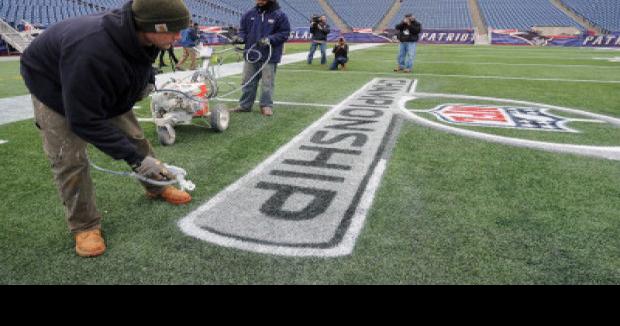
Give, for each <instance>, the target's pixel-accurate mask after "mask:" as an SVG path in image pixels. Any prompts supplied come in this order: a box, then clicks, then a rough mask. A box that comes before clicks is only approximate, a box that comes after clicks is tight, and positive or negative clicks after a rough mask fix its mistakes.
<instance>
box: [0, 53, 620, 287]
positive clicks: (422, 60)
mask: <svg viewBox="0 0 620 326" xmlns="http://www.w3.org/2000/svg"><path fill="white" fill-rule="evenodd" d="M287 46H288V47H287V51H288V52H289V53H294V52H303V51H306V49H307V47H308V45H306V44H289V45H287ZM396 53H397V47H396V46H394V45H384V46H379V47H376V48H371V49H367V50H360V51H357V52H353V53H351V55H350V58H351V59H350V63H349V64H348V65H347V68H348V70H347V71H337V72H331V71H327V70H326V68H327V67H325V66H321V65H319V60H317V55H318V54H319V53H318V52H317V53H316V54H315V62H314V64H313V65H308V64H306V63H305V62H300V63H294V64H289V65H282V66H279V67H278V71H277V78H276V92H275V96H274V99H275V101H277V102H278V103H279V104H276V106H275V109H274V116H273V117H272V118H270V119H269V118H264V117H262V116H261V115H260V114H258V113H257V112H256V111H257V110H256V108H255V111H254V112H253V113H251V114H235V115H233V116H232V120H231V124H230V128H229V130H227V131H225V132H223V133H215V132H213V131H211V130H208V129H205V128H201V127H200V126H184V127H179V128H178V129H177V144H175V145H174V146H171V147H163V146H161V145H159V143H158V142H157V135H156V133H155V129H154V126H153V125H152V124H151V123H148V122H144V123H143V128H144V130H145V133H146V136H147V137H148V138H149V140H151V142H152V143H153V145H154V147H155V151H156V152H157V154H158V155H159V157H161V158H162V159H163V160H164V161H166V162H169V163H172V164H174V165H179V166H182V167H184V168H185V169H186V170H187V171H188V172H189V174H190V178H191V179H192V180H193V181H194V182H195V183H196V184H197V185H198V188H197V190H196V191H195V192H194V193H193V194H192V195H193V197H194V201H193V202H192V203H191V204H190V205H187V206H183V207H171V206H169V205H166V204H163V203H161V202H152V201H150V200H148V199H146V198H145V196H144V194H143V191H142V189H141V187H140V186H139V185H138V184H137V183H136V182H134V181H132V180H128V179H123V178H120V177H117V176H112V175H106V174H101V173H99V172H95V171H93V172H91V174H92V176H93V179H94V182H95V185H96V191H97V204H98V207H99V211H100V212H101V213H102V214H103V230H104V235H105V237H106V240H107V243H108V247H109V248H108V251H107V252H106V254H105V255H104V256H102V257H99V258H96V259H82V258H79V257H77V256H76V255H75V253H74V249H73V241H72V239H71V236H70V234H69V232H68V231H67V228H66V223H65V221H64V209H63V207H62V204H61V203H60V201H59V199H58V195H57V194H56V190H55V187H54V184H53V181H52V177H51V171H50V169H49V167H48V164H49V163H48V162H47V160H46V158H45V156H44V154H43V151H42V146H41V139H40V137H39V135H38V133H37V130H36V128H35V127H34V126H33V124H32V121H31V120H26V121H20V122H15V123H10V124H7V125H0V167H1V168H2V170H3V171H4V175H5V180H4V181H3V182H2V183H1V185H0V190H1V191H2V193H3V194H4V195H5V196H4V198H3V200H2V201H1V202H0V248H2V249H1V250H0V284H76V283H77V284H619V283H620V250H618V248H620V238H619V237H618V234H619V233H620V213H619V212H620V200H619V198H620V162H619V161H617V160H607V159H601V158H595V157H588V156H582V155H573V154H559V153H553V152H547V151H541V150H537V149H531V148H519V147H513V146H509V145H503V144H497V143H491V142H485V141H481V140H476V139H473V138H466V137H464V136H459V135H454V134H449V133H445V132H443V131H440V130H437V129H432V128H428V127H424V126H421V125H419V124H417V123H414V122H412V121H411V120H410V119H409V118H408V117H407V115H406V114H401V115H400V123H401V125H400V128H399V130H400V132H399V134H398V137H397V139H396V143H395V146H394V149H393V152H391V153H390V155H389V160H388V161H387V167H386V172H385V174H384V176H383V179H382V180H381V182H380V185H379V188H378V191H377V193H376V195H375V198H374V202H373V204H372V206H371V208H370V210H369V212H368V215H367V217H366V220H365V224H364V226H363V229H362V231H361V233H360V235H359V237H358V238H357V242H356V244H355V248H354V250H353V253H352V254H351V255H348V256H343V257H338V258H320V257H308V258H300V257H296V258H292V257H285V256H274V255H268V254H258V253H253V252H246V251H242V250H238V249H232V248H224V247H219V246H217V245H214V244H211V243H207V242H202V241H200V240H197V239H195V238H192V237H189V236H186V235H185V234H183V233H182V232H181V231H180V230H179V227H178V226H177V223H178V221H179V220H180V219H181V218H183V217H184V216H186V215H187V214H189V213H190V212H192V211H194V210H195V209H197V208H198V207H200V206H201V205H202V204H205V203H206V202H207V201H208V200H209V199H210V198H213V197H214V196H215V195H216V194H218V193H219V192H220V191H221V190H223V189H224V188H226V187H227V186H228V185H230V184H232V183H234V182H235V181H236V180H238V179H239V178H241V177H243V176H244V175H246V174H247V173H248V172H249V171H251V170H252V169H253V168H254V167H256V166H257V165H259V164H260V163H261V162H263V161H264V160H265V159H267V158H268V157H269V156H270V155H271V154H272V153H274V152H276V151H277V150H278V149H279V148H281V147H282V146H284V145H285V144H287V143H288V142H289V141H290V140H291V139H293V138H294V137H295V136H296V135H298V134H299V133H300V132H302V131H303V130H304V129H306V128H307V127H308V126H310V125H311V124H313V123H314V122H315V121H317V120H318V119H319V118H320V117H321V116H323V115H324V114H325V113H326V112H328V111H329V110H330V108H331V107H334V106H336V105H338V104H339V103H341V102H342V101H343V100H345V99H346V98H347V97H349V96H350V95H351V94H353V93H354V92H356V91H358V90H359V89H360V88H362V87H363V86H364V85H366V84H368V83H369V82H370V81H371V80H373V79H374V78H403V77H408V78H410V79H412V80H413V79H415V80H417V84H416V92H418V93H433V94H444V96H443V97H442V96H435V97H417V98H415V99H413V98H412V99H411V100H409V101H407V102H406V103H405V106H404V108H403V109H404V110H408V111H410V112H413V113H416V114H417V115H419V116H420V117H423V118H425V119H427V120H428V121H434V122H440V123H442V124H443V125H445V126H455V125H453V124H449V123H445V122H442V121H439V120H438V119H437V118H436V116H435V115H434V114H433V113H432V112H431V111H430V110H432V109H434V108H436V107H438V106H441V105H445V104H454V103H457V102H458V104H462V105H489V106H507V105H508V104H507V103H506V102H502V101H501V100H500V99H508V100H515V101H527V102H535V103H540V104H545V105H550V106H558V107H563V108H569V109H574V110H580V111H586V112H589V113H593V114H598V115H604V116H606V117H610V118H615V119H620V75H619V74H618V72H620V62H612V61H610V59H613V58H616V57H620V52H619V51H611V50H608V51H607V50H592V49H568V48H534V47H489V46H486V47H485V46H481V47H474V46H471V47H467V46H429V45H421V46H419V47H418V53H417V58H416V65H415V68H414V73H413V74H411V75H408V76H407V75H404V74H398V73H393V72H392V69H393V68H394V61H395V57H396ZM329 61H330V63H331V58H330V60H329ZM224 81H227V82H231V84H238V83H239V82H240V78H239V76H238V75H237V76H231V77H227V78H225V79H224ZM26 94H27V91H26V89H25V86H24V85H23V82H22V81H21V78H20V77H19V63H18V62H13V61H0V98H6V97H13V96H20V95H26ZM453 94H460V95H468V96H480V97H485V98H493V99H492V100H486V101H481V100H473V99H466V98H462V99H458V100H456V99H452V98H449V97H448V95H453ZM414 95H415V94H414ZM237 98H238V93H237V94H232V95H231V96H229V97H228V98H227V99H223V100H222V103H224V104H225V105H226V106H228V107H231V108H232V107H234V106H235V104H236V103H235V102H234V101H235V100H236V99H237ZM138 106H139V108H137V109H136V110H135V112H136V114H137V115H138V116H140V117H143V118H148V117H150V114H149V110H148V106H149V102H148V100H145V101H143V102H141V103H139V104H138ZM549 113H550V114H555V115H559V116H564V117H566V118H568V119H575V121H573V122H569V123H568V126H569V127H571V128H574V129H575V130H577V131H579V132H549V131H538V130H521V129H502V128H490V127H485V126H458V125H456V127H458V128H460V129H463V130H471V131H476V132H482V133H486V134H490V135H495V136H502V137H513V138H518V139H526V140H531V141H545V142H553V143H558V144H578V145H584V146H609V147H613V146H620V128H618V127H617V126H614V125H610V124H604V123H600V122H596V121H594V122H593V121H588V119H584V118H583V116H579V114H572V115H571V114H564V115H563V113H562V112H560V111H557V110H556V111H554V110H550V111H549ZM0 114H2V112H0ZM580 119H581V120H583V121H578V120H580ZM197 124H199V125H200V124H201V122H200V121H197ZM89 153H90V156H91V159H92V160H93V161H94V162H96V163H97V164H98V165H102V166H105V167H108V168H112V169H116V170H126V169H127V168H126V166H125V164H124V163H122V162H115V161H113V160H111V159H110V158H108V157H106V156H105V155H103V154H102V153H101V152H99V151H98V150H96V149H94V148H91V149H90V151H89Z"/></svg>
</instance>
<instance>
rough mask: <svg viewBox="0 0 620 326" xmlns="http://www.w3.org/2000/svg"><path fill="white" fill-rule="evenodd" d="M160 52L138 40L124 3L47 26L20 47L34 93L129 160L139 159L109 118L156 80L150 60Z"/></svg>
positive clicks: (85, 135) (83, 134)
mask: <svg viewBox="0 0 620 326" xmlns="http://www.w3.org/2000/svg"><path fill="white" fill-rule="evenodd" d="M158 52H159V50H158V49H157V48H155V47H149V48H144V47H142V46H141V45H140V43H139V42H138V37H137V34H136V30H135V27H134V22H133V14H132V12H131V2H128V3H126V4H125V5H124V6H123V8H122V9H115V10H112V11H108V12H103V13H98V14H95V15H89V16H81V17H75V18H71V19H67V20H65V21H62V22H60V23H57V24H55V25H53V26H51V27H49V28H48V29H47V30H46V31H45V32H43V33H42V34H41V35H39V36H38V37H37V38H36V39H35V40H34V41H33V42H32V44H30V46H29V47H28V48H27V49H26V51H24V53H23V55H22V58H21V74H22V76H23V78H24V81H25V82H26V86H27V87H28V89H29V90H30V92H31V93H32V94H33V95H34V96H36V97H37V98H38V99H39V100H40V101H41V102H43V104H45V105H46V106H48V107H50V108H51V109H52V110H54V111H56V112H58V113H60V114H62V115H64V116H65V117H66V118H67V121H68V123H69V127H70V128H71V131H73V132H74V133H75V134H76V135H78V136H79V137H80V138H82V139H84V140H85V141H86V142H88V143H91V144H93V145H95V146H96V147H97V148H99V149H100V150H101V151H103V152H104V153H106V154H108V155H110V156H111V157H113V158H114V159H124V160H126V161H127V162H128V163H130V164H132V163H135V162H136V161H139V160H142V159H143V158H142V157H140V155H139V154H138V153H136V146H135V145H133V144H132V143H131V142H130V141H129V139H127V137H126V136H125V134H124V133H123V132H121V131H120V130H119V129H117V128H116V127H114V126H113V125H112V124H110V123H109V122H108V121H107V119H110V118H113V117H116V116H119V115H121V114H123V113H126V112H128V111H129V110H131V109H132V107H133V106H134V104H135V103H136V101H138V100H139V99H140V97H141V94H142V92H143V90H144V89H145V87H146V86H147V84H148V83H149V82H154V81H155V76H154V75H153V69H152V67H151V65H152V63H153V61H154V59H155V58H156V56H157V53H158Z"/></svg>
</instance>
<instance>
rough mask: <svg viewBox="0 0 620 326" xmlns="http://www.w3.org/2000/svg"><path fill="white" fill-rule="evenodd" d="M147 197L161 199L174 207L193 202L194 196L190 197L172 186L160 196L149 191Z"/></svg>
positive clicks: (165, 189)
mask: <svg viewBox="0 0 620 326" xmlns="http://www.w3.org/2000/svg"><path fill="white" fill-rule="evenodd" d="M146 196H147V197H149V198H153V199H156V198H161V199H163V200H165V201H167V202H169V203H170V204H174V205H182V204H187V203H189V202H190V201H192V196H190V195H189V194H188V193H187V192H186V191H183V190H179V189H177V188H175V187H172V186H167V187H165V188H164V190H163V191H162V192H161V193H159V194H156V193H152V192H148V191H147V192H146Z"/></svg>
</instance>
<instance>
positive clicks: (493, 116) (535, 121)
mask: <svg viewBox="0 0 620 326" xmlns="http://www.w3.org/2000/svg"><path fill="white" fill-rule="evenodd" d="M431 112H432V113H433V114H434V115H435V116H436V117H437V118H438V119H439V120H441V121H445V122H447V123H451V124H460V125H469V126H482V127H496V128H516V129H530V130H545V131H559V132H578V131H576V130H573V129H570V128H568V127H566V123H567V122H568V121H569V120H568V119H566V118H562V117H559V116H556V115H553V114H550V113H549V112H547V109H545V108H535V107H534V108H531V107H530V108H528V107H513V106H494V105H467V104H444V105H440V106H438V107H436V108H435V109H433V110H432V111H431Z"/></svg>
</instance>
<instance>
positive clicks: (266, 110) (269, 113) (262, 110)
mask: <svg viewBox="0 0 620 326" xmlns="http://www.w3.org/2000/svg"><path fill="white" fill-rule="evenodd" d="M260 114H262V115H264V116H268V117H269V116H272V115H273V111H271V108H270V107H268V106H263V107H261V108H260Z"/></svg>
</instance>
